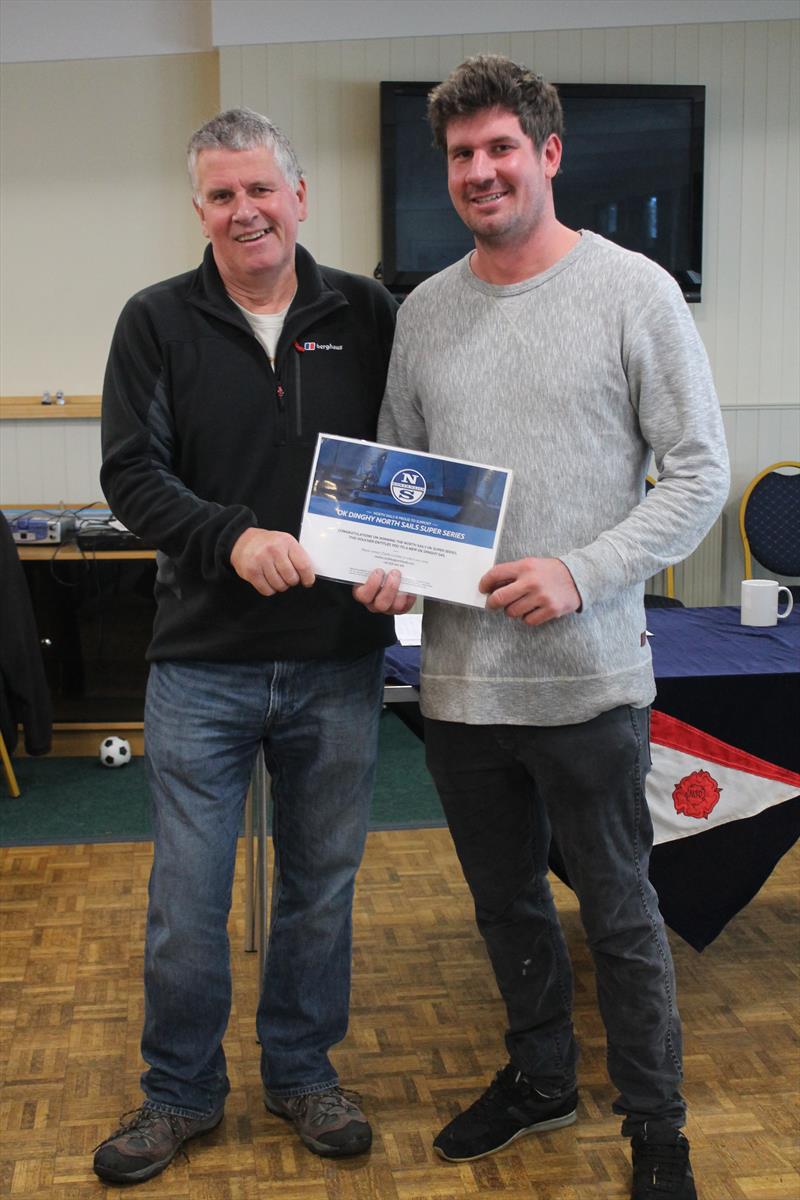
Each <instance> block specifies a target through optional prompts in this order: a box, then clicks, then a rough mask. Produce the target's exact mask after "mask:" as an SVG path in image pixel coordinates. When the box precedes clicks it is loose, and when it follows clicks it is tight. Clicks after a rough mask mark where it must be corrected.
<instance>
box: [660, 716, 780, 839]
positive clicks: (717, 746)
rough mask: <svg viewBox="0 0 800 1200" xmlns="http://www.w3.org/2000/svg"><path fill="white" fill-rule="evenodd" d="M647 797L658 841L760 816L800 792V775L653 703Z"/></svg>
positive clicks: (682, 836)
mask: <svg viewBox="0 0 800 1200" xmlns="http://www.w3.org/2000/svg"><path fill="white" fill-rule="evenodd" d="M650 745H651V752H652V758H653V766H652V769H651V771H650V774H649V775H648V777H647V803H648V807H649V809H650V814H651V816H652V818H653V830H654V842H655V844H656V845H658V844H659V843H660V842H672V841H675V840H676V839H677V838H684V837H690V836H691V835H692V834H694V833H703V832H704V831H705V830H706V829H710V828H711V827H712V826H714V825H723V824H724V823H725V822H727V821H740V820H742V819H743V818H746V817H754V816H755V815H756V814H757V813H760V812H761V811H762V810H763V809H765V808H769V807H771V805H773V804H782V803H783V802H784V800H790V799H791V798H792V796H797V795H800V775H798V774H796V773H795V772H794V771H786V770H784V769H783V768H782V767H776V766H775V764H774V763H769V762H765V761H764V759H762V758H756V757H755V756H754V755H752V754H747V753H745V751H744V750H737V749H736V747H735V746H729V745H728V744H727V743H726V742H721V741H719V739H718V738H714V737H711V735H710V734H707V733H703V732H702V731H701V730H699V729H695V728H694V727H693V726H692V725H686V724H685V723H684V722H683V721H679V720H677V718H675V717H670V716H667V714H666V713H662V712H659V711H658V710H657V709H653V712H652V722H651V727H650Z"/></svg>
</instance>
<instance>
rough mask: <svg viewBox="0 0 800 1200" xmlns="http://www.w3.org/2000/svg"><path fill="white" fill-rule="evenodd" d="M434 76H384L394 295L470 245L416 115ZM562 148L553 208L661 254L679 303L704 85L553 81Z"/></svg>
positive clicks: (694, 272)
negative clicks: (408, 79) (419, 79)
mask: <svg viewBox="0 0 800 1200" xmlns="http://www.w3.org/2000/svg"><path fill="white" fill-rule="evenodd" d="M435 86H436V85H435V83H418V82H413V83H410V82H383V83H381V85H380V89H381V92H380V98H381V204H382V245H381V264H380V272H378V271H376V274H380V277H381V278H382V279H383V281H384V283H385V285H386V286H387V287H388V288H389V289H390V291H392V292H395V293H397V294H401V295H402V294H404V293H407V292H409V291H411V289H412V288H414V287H416V285H417V284H418V283H421V282H422V280H424V279H427V278H428V276H429V275H432V274H434V273H435V272H436V271H440V270H441V269H442V268H443V267H446V266H449V264H450V263H452V262H455V261H456V259H458V258H461V257H462V256H463V255H464V254H466V253H467V251H468V250H469V249H470V248H471V247H472V245H473V242H472V237H471V234H470V233H469V230H467V229H466V227H465V226H464V225H463V224H462V223H461V221H460V220H459V218H458V217H457V216H456V213H455V212H454V210H453V208H452V205H451V204H450V198H449V196H448V194H447V179H446V165H445V160H444V156H443V154H442V153H441V151H440V150H437V149H435V148H434V146H433V144H432V137H431V132H430V127H429V125H428V121H427V117H426V101H427V95H428V93H429V92H430V90H431V88H433V87H435ZM556 86H557V87H558V91H559V95H560V96H561V102H562V105H563V108H564V153H563V158H562V162H561V170H560V172H559V174H558V176H557V178H556V180H555V183H554V193H555V204H556V213H557V215H558V218H559V220H560V221H563V223H564V224H565V225H568V226H570V227H571V228H572V229H591V230H594V232H595V233H600V234H602V235H603V236H604V237H607V238H609V239H610V240H611V241H613V242H617V243H618V244H619V245H620V246H624V247H626V248H627V249H629V250H637V251H639V252H640V253H642V254H646V255H647V256H648V258H652V259H654V260H655V261H656V262H657V263H660V265H661V266H662V267H664V268H665V270H667V271H669V272H670V274H671V275H673V276H674V277H675V279H676V280H677V281H678V283H679V285H680V287H681V289H682V291H683V294H684V296H685V297H686V299H687V300H688V301H695V302H696V301H699V300H700V293H701V283H702V243H703V146H704V134H705V87H703V86H701V85H692V84H589V83H564V84H557V85H556Z"/></svg>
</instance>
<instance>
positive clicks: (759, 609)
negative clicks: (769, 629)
mask: <svg viewBox="0 0 800 1200" xmlns="http://www.w3.org/2000/svg"><path fill="white" fill-rule="evenodd" d="M781 592H785V593H786V608H785V609H784V610H783V612H778V600H779V598H780V594H781ZM793 607H794V600H793V599H792V593H791V592H790V591H789V589H788V587H782V586H781V585H780V584H779V583H776V581H775V580H774V579H743V580H742V625H759V626H762V627H763V626H766V625H777V624H778V620H779V619H780V620H783V618H784V617H788V615H789V613H790V612H791V611H792V608H793Z"/></svg>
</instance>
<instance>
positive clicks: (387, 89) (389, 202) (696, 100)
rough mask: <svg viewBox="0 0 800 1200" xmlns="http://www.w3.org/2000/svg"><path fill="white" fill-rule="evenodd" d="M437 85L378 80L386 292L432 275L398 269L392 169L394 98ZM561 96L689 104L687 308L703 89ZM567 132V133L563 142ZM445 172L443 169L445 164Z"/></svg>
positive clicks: (566, 88)
mask: <svg viewBox="0 0 800 1200" xmlns="http://www.w3.org/2000/svg"><path fill="white" fill-rule="evenodd" d="M436 84H437V81H436V80H434V81H433V82H428V83H424V82H420V81H417V80H391V79H389V80H382V81H381V83H380V122H381V127H380V148H381V278H382V280H383V282H384V284H385V285H386V287H387V288H389V290H390V291H394V292H398V293H400V294H402V293H407V292H410V291H411V290H412V289H413V288H415V287H416V286H417V284H419V283H422V282H424V280H426V279H428V278H429V277H430V275H431V274H432V273H433V272H430V271H407V270H401V269H400V268H399V267H398V264H397V241H396V230H395V222H394V211H395V207H394V205H393V201H396V197H397V178H396V164H395V155H394V150H395V142H394V129H395V124H396V123H395V121H394V114H393V104H394V98H395V97H396V96H399V95H403V94H406V95H408V94H410V95H414V96H427V95H428V93H429V92H430V91H431V89H432V88H434V87H436ZM555 86H556V87H557V88H558V92H559V95H560V96H563V97H575V98H579V99H591V98H592V97H597V98H598V99H611V98H620V99H631V100H642V99H645V100H646V99H678V100H689V101H690V102H691V136H690V146H689V155H690V162H689V173H690V177H691V180H692V187H691V193H690V211H689V247H690V254H691V257H692V259H693V262H694V263H696V266H694V265H693V266H690V267H689V268H688V270H690V271H692V272H694V273H696V274H697V275H698V276H699V278H700V282H699V283H698V282H695V281H694V280H693V279H691V278H690V277H689V276H688V275H687V273H686V272H685V271H680V272H678V273H675V274H674V277H675V279H676V280H677V283H678V285H679V287H680V288H681V291H682V292H683V294H684V297H685V298H686V300H687V301H689V302H690V303H697V302H699V301H700V298H701V287H702V268H703V171H704V158H705V104H706V89H705V85H704V84H696V83H556V84H555ZM568 138H569V128H566V129H565V141H566V140H567V139H568ZM442 169H443V171H444V165H443V168H442Z"/></svg>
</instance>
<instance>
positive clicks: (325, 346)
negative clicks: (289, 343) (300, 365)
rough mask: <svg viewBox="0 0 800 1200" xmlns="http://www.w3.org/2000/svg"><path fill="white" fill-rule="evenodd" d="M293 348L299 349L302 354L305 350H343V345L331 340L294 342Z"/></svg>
mask: <svg viewBox="0 0 800 1200" xmlns="http://www.w3.org/2000/svg"><path fill="white" fill-rule="evenodd" d="M294 348H295V350H299V351H300V353H301V354H304V353H305V352H306V350H343V349H344V347H343V346H337V345H335V344H334V343H333V342H295V344H294Z"/></svg>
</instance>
